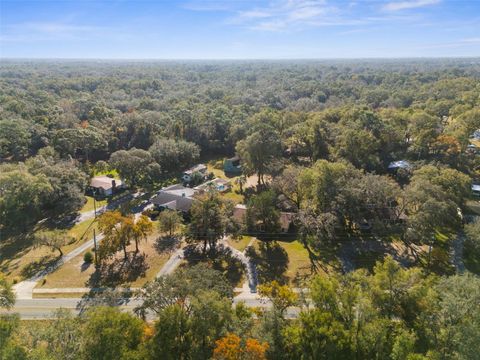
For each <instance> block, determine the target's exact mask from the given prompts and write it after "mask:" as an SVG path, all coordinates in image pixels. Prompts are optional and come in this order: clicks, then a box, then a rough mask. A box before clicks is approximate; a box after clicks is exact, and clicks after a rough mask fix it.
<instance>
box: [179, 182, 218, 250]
mask: <svg viewBox="0 0 480 360" xmlns="http://www.w3.org/2000/svg"><path fill="white" fill-rule="evenodd" d="M190 214H191V220H190V224H189V225H188V226H187V228H186V232H185V235H186V237H187V240H188V241H191V242H200V243H202V242H203V252H204V253H205V252H206V251H207V246H209V247H210V249H214V248H215V245H216V243H217V241H218V240H220V239H221V238H222V237H223V236H224V235H225V231H226V224H227V218H226V216H225V205H224V203H223V201H222V199H221V198H220V196H219V195H218V193H217V192H215V191H213V192H207V193H205V194H204V195H203V196H201V197H199V198H198V199H197V200H196V201H194V202H193V204H192V208H191V209H190Z"/></svg>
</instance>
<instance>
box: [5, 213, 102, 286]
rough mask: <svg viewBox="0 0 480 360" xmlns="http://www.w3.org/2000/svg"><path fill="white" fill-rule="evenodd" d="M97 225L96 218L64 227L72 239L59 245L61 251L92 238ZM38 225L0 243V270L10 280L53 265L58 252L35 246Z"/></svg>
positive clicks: (23, 277)
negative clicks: (65, 243)
mask: <svg viewBox="0 0 480 360" xmlns="http://www.w3.org/2000/svg"><path fill="white" fill-rule="evenodd" d="M95 228H96V222H95V219H90V220H86V221H84V222H81V223H79V224H75V225H74V226H73V227H71V228H70V229H67V231H68V234H69V235H70V236H72V237H73V238H74V241H72V242H71V243H69V244H67V245H66V246H64V247H62V251H63V253H64V254H66V253H68V252H69V251H71V250H73V249H75V248H76V247H78V246H79V245H81V244H83V243H84V242H85V241H87V240H89V239H90V238H92V237H93V229H95ZM43 229H44V227H43V226H41V225H38V226H36V227H35V228H34V229H32V230H31V231H29V232H26V233H24V234H20V235H18V234H12V235H7V236H6V237H5V239H2V241H1V242H0V253H1V254H2V256H1V258H0V271H1V272H2V273H4V275H5V276H6V277H7V278H8V279H9V280H10V281H14V282H18V281H21V280H24V279H26V278H29V277H30V276H32V275H34V274H35V273H36V272H38V271H40V270H43V269H45V268H46V267H48V266H49V265H51V264H53V263H54V262H55V261H56V260H57V259H58V258H59V253H58V252H53V251H51V249H50V248H48V247H35V246H34V237H35V233H37V232H38V231H40V230H43Z"/></svg>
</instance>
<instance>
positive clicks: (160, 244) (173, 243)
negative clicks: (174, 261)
mask: <svg viewBox="0 0 480 360" xmlns="http://www.w3.org/2000/svg"><path fill="white" fill-rule="evenodd" d="M153 246H154V248H155V250H157V252H158V253H159V254H164V253H167V254H169V253H172V252H174V251H175V250H177V249H178V248H179V247H180V239H179V238H178V237H177V236H168V235H166V236H159V237H158V238H157V240H155V244H154V245H153Z"/></svg>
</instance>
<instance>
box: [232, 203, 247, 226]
mask: <svg viewBox="0 0 480 360" xmlns="http://www.w3.org/2000/svg"><path fill="white" fill-rule="evenodd" d="M245 216H247V206H246V205H244V204H237V205H235V207H234V208H233V218H234V219H235V220H236V221H237V222H239V223H244V222H245V220H246V219H245Z"/></svg>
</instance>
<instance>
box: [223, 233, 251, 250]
mask: <svg viewBox="0 0 480 360" xmlns="http://www.w3.org/2000/svg"><path fill="white" fill-rule="evenodd" d="M252 239H253V237H251V236H242V237H241V238H240V239H228V243H229V244H230V246H232V247H233V248H235V249H237V250H239V251H243V250H245V248H246V247H247V246H248V244H249V243H250V241H251V240H252Z"/></svg>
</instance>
